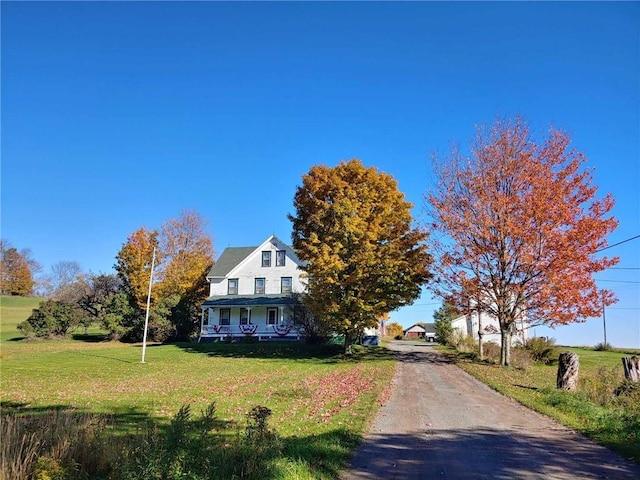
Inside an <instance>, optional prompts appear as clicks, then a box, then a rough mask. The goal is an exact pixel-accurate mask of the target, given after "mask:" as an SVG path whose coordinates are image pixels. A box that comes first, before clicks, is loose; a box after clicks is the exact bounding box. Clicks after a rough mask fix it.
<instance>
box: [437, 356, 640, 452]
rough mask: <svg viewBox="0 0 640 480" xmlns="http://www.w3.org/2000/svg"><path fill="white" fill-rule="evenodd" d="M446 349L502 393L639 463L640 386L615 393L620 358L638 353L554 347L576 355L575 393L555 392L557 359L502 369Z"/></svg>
mask: <svg viewBox="0 0 640 480" xmlns="http://www.w3.org/2000/svg"><path fill="white" fill-rule="evenodd" d="M444 351H445V353H447V354H448V355H452V356H454V357H455V358H456V359H457V364H458V366H459V367H461V368H462V369H464V370H466V371H467V372H469V373H470V374H472V375H473V376H475V377H476V378H478V379H480V380H481V381H483V382H484V383H486V384H488V385H489V386H491V387H492V388H494V389H495V390H497V391H499V392H500V393H502V394H504V395H507V396H509V397H512V398H514V399H516V400H518V401H519V402H520V403H522V404H523V405H525V406H528V407H530V408H532V409H534V410H537V411H539V412H541V413H544V414H546V415H549V416H550V417H552V418H555V419H556V420H558V421H560V422H561V423H563V424H565V425H567V426H569V427H571V428H573V429H575V430H577V431H579V432H581V433H583V434H585V435H587V436H588V437H591V438H592V439H594V440H596V441H597V442H599V443H601V444H602V445H605V446H607V447H609V448H611V449H612V450H615V451H617V452H619V453H621V454H622V455H624V456H625V457H627V458H630V459H632V460H634V461H636V462H637V463H640V388H638V389H636V391H634V392H631V394H624V395H620V396H616V395H615V394H614V392H615V390H616V388H618V387H620V386H621V385H622V384H623V381H624V374H623V369H622V361H621V358H622V357H623V356H631V355H637V354H640V351H638V350H629V349H627V350H619V351H607V352H601V351H595V350H593V349H589V348H575V347H558V352H564V351H571V352H574V353H576V354H577V355H578V357H579V362H580V373H579V387H578V391H577V392H576V393H568V392H562V391H559V390H557V389H556V388H555V387H556V383H555V382H556V374H557V368H558V366H557V360H556V361H554V362H552V363H551V364H550V365H541V364H532V365H530V366H528V367H526V368H513V367H509V368H503V367H500V366H498V365H495V364H490V363H482V362H477V361H474V360H473V359H472V356H470V355H468V354H460V353H456V352H453V351H451V350H444ZM555 358H556V359H557V355H556V357H555Z"/></svg>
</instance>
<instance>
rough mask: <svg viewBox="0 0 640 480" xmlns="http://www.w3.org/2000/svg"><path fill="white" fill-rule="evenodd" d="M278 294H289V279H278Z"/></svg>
mask: <svg viewBox="0 0 640 480" xmlns="http://www.w3.org/2000/svg"><path fill="white" fill-rule="evenodd" d="M280 293H291V277H282V278H281V279H280Z"/></svg>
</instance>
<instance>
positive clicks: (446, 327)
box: [433, 302, 460, 345]
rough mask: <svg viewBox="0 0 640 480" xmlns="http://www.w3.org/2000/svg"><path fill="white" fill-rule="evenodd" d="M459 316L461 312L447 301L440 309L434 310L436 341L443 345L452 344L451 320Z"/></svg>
mask: <svg viewBox="0 0 640 480" xmlns="http://www.w3.org/2000/svg"><path fill="white" fill-rule="evenodd" d="M459 316H460V312H459V311H458V310H457V309H456V308H455V307H454V306H453V305H452V304H450V303H448V302H445V303H444V304H442V306H441V307H440V308H439V309H438V310H436V311H435V312H433V319H434V321H435V323H434V326H435V330H436V342H438V343H441V344H443V345H450V344H451V340H452V338H451V336H452V335H453V327H452V326H451V321H452V320H453V319H455V318H457V317H459Z"/></svg>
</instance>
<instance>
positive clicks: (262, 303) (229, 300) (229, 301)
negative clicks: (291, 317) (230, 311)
mask: <svg viewBox="0 0 640 480" xmlns="http://www.w3.org/2000/svg"><path fill="white" fill-rule="evenodd" d="M298 303H299V302H298V301H297V300H296V299H295V298H293V297H291V296H290V295H237V296H236V295H221V296H214V297H209V298H208V299H207V300H206V301H205V302H204V303H203V304H202V307H203V308H211V307H271V306H273V307H277V306H295V305H297V304H298Z"/></svg>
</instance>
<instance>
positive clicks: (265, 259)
mask: <svg viewBox="0 0 640 480" xmlns="http://www.w3.org/2000/svg"><path fill="white" fill-rule="evenodd" d="M262 266H263V267H270V266H271V252H270V251H265V252H262Z"/></svg>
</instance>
